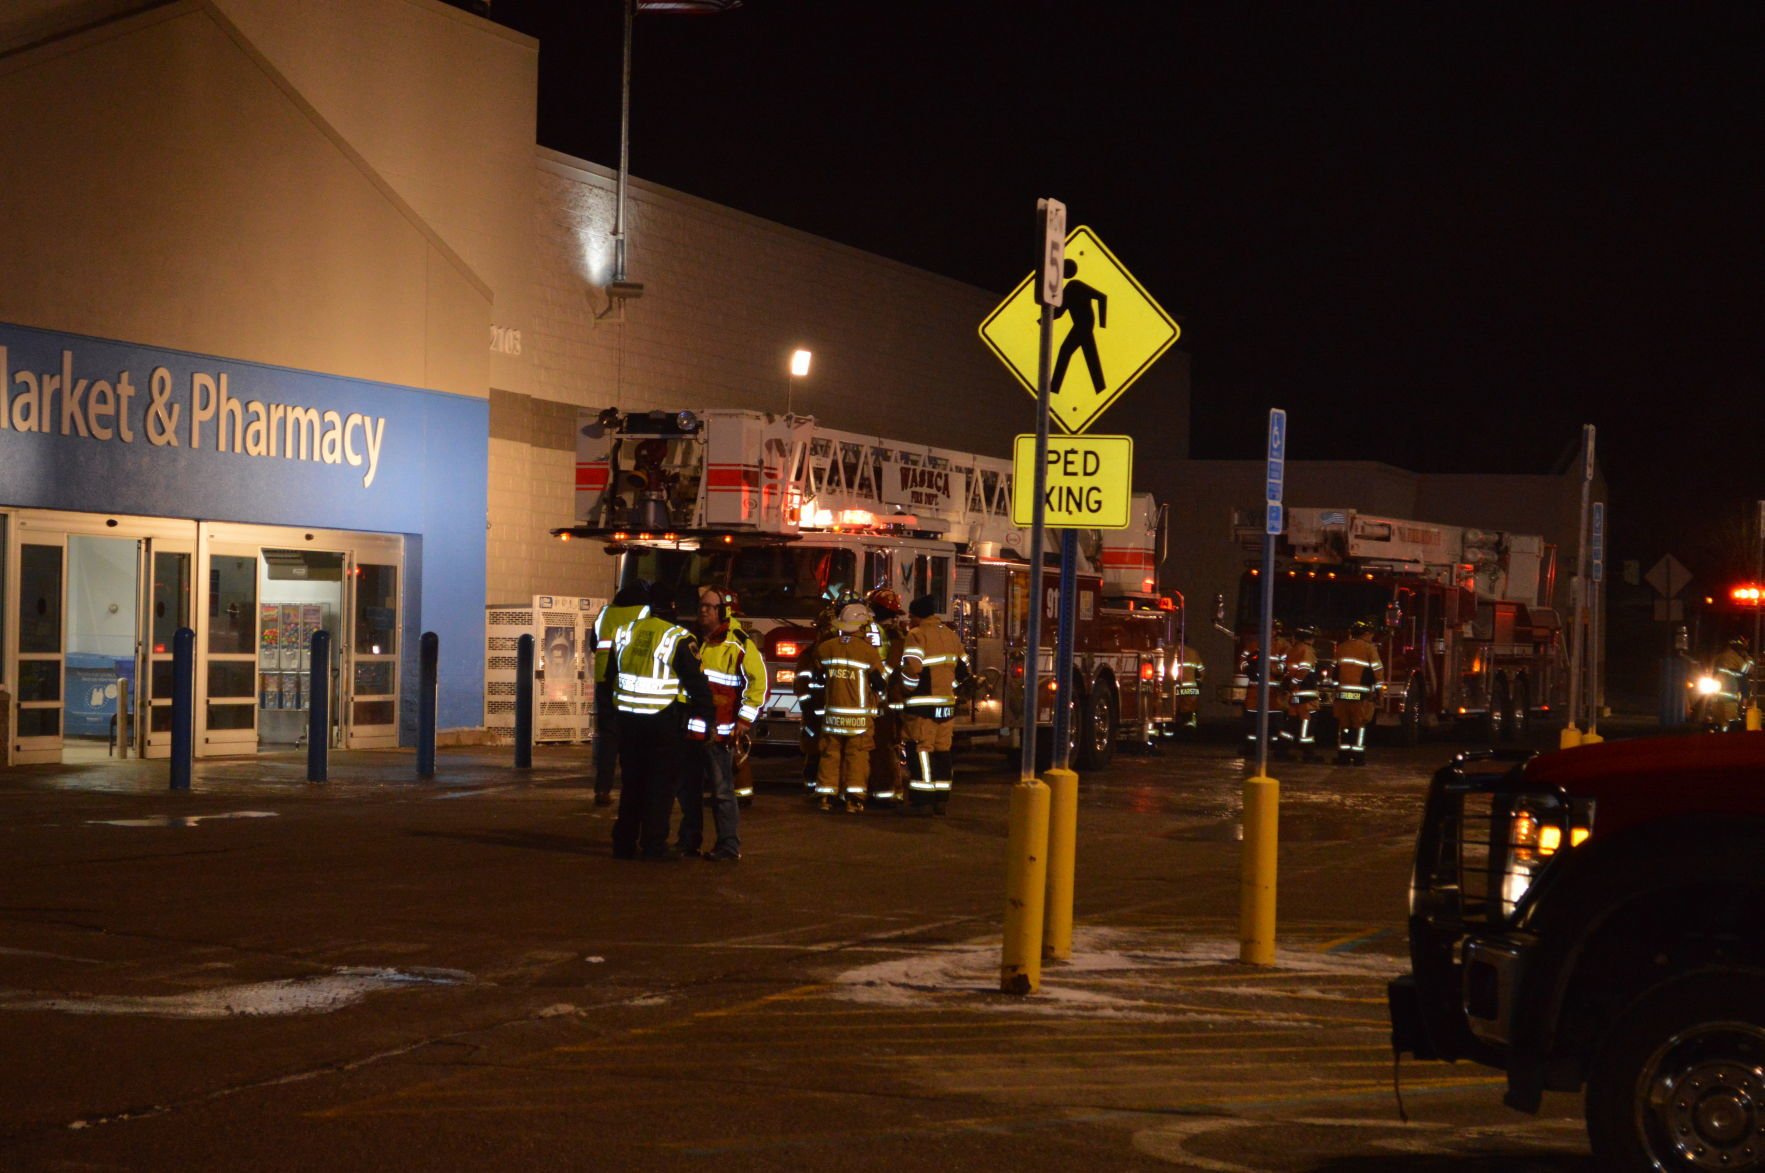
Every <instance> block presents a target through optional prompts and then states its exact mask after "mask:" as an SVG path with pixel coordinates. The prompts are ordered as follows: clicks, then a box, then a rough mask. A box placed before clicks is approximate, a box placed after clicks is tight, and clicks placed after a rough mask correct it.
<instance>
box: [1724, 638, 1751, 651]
mask: <svg viewBox="0 0 1765 1173" xmlns="http://www.w3.org/2000/svg"><path fill="white" fill-rule="evenodd" d="M1728 646H1729V647H1731V648H1733V649H1734V650H1735V651H1737V652H1739V653H1740V654H1741V655H1743V656H1744V655H1746V654H1747V651H1748V650H1749V648H1750V647H1751V646H1752V645H1750V644H1748V643H1747V637H1746V636H1744V635H1737V636H1735V637H1734V638H1733V639H1731V640H1729V641H1728Z"/></svg>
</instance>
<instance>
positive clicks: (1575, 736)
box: [1559, 424, 1594, 749]
mask: <svg viewBox="0 0 1765 1173" xmlns="http://www.w3.org/2000/svg"><path fill="white" fill-rule="evenodd" d="M1593 436H1594V433H1593V425H1592V424H1582V425H1581V440H1582V445H1583V447H1584V449H1585V453H1584V458H1583V461H1582V467H1581V523H1580V526H1579V528H1577V529H1576V531H1575V611H1574V615H1575V618H1574V621H1573V622H1574V625H1575V630H1574V632H1573V634H1572V636H1571V638H1570V644H1569V723H1568V724H1567V725H1565V726H1563V732H1562V736H1561V737H1560V738H1559V745H1560V747H1561V748H1563V749H1572V748H1574V747H1575V746H1577V745H1580V744H1581V727H1580V726H1579V725H1577V724H1576V722H1577V721H1578V720H1579V719H1580V714H1581V670H1582V668H1583V667H1584V666H1585V661H1584V660H1583V657H1582V653H1581V649H1582V646H1583V645H1582V638H1583V632H1582V627H1583V624H1584V621H1585V620H1586V618H1587V611H1586V607H1585V603H1586V599H1587V528H1588V513H1589V511H1590V501H1589V498H1590V497H1591V496H1592V493H1593Z"/></svg>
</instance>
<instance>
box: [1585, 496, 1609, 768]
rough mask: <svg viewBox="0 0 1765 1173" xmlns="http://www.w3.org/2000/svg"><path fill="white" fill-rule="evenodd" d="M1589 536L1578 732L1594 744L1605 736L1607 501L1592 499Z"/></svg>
mask: <svg viewBox="0 0 1765 1173" xmlns="http://www.w3.org/2000/svg"><path fill="white" fill-rule="evenodd" d="M1590 524H1591V526H1592V529H1591V531H1590V532H1591V537H1590V539H1589V542H1588V547H1589V548H1588V559H1589V561H1588V575H1587V577H1588V580H1589V589H1590V590H1591V591H1592V598H1591V599H1590V600H1589V602H1588V618H1587V627H1588V638H1587V732H1586V733H1583V734H1582V735H1581V744H1582V745H1597V744H1599V743H1600V742H1602V741H1604V740H1605V738H1603V737H1601V736H1600V734H1599V726H1600V645H1601V644H1602V643H1603V642H1604V635H1603V633H1602V632H1601V630H1600V619H1601V617H1602V615H1601V613H1602V612H1603V611H1604V610H1605V606H1604V600H1603V599H1602V598H1601V596H1602V595H1604V594H1605V590H1606V588H1605V580H1606V503H1605V502H1604V501H1595V502H1594V503H1593V513H1592V521H1591V523H1590Z"/></svg>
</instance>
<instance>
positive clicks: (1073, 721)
mask: <svg viewBox="0 0 1765 1173" xmlns="http://www.w3.org/2000/svg"><path fill="white" fill-rule="evenodd" d="M1072 697H1073V699H1072V700H1071V701H1070V702H1069V703H1070V704H1071V705H1072V709H1071V710H1070V719H1069V720H1068V721H1067V723H1066V760H1067V761H1069V762H1073V761H1076V760H1077V759H1078V756H1079V754H1080V753H1081V752H1082V750H1083V747H1084V744H1085V707H1086V700H1085V696H1084V692H1083V686H1082V685H1081V684H1080V683H1079V679H1078V677H1076V676H1075V677H1073V682H1072ZM1044 711H1045V710H1044ZM1053 764H1054V726H1053V725H1038V726H1036V769H1038V770H1046V769H1048V768H1049V767H1050V766H1052V765H1053Z"/></svg>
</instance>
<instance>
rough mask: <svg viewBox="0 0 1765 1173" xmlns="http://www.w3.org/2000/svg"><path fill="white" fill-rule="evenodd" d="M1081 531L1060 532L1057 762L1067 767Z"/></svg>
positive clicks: (1056, 642) (1074, 700)
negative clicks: (1079, 532)
mask: <svg viewBox="0 0 1765 1173" xmlns="http://www.w3.org/2000/svg"><path fill="white" fill-rule="evenodd" d="M1078 560H1079V535H1078V532H1077V531H1076V530H1072V529H1066V530H1062V531H1061V534H1060V612H1059V620H1060V622H1059V626H1058V627H1056V628H1055V631H1054V680H1055V686H1054V696H1055V700H1056V704H1055V706H1054V753H1053V754H1052V758H1053V762H1054V765H1055V767H1056V768H1057V769H1061V770H1065V769H1068V768H1069V767H1070V766H1071V765H1072V762H1071V760H1070V759H1071V757H1072V752H1071V751H1072V723H1073V716H1074V714H1073V706H1074V705H1075V704H1076V703H1077V702H1078V693H1077V691H1076V690H1074V689H1073V687H1072V641H1073V626H1074V623H1075V621H1076V618H1077V613H1078V606H1079V605H1078V593H1079V591H1078V572H1077V567H1076V564H1077V562H1078Z"/></svg>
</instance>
